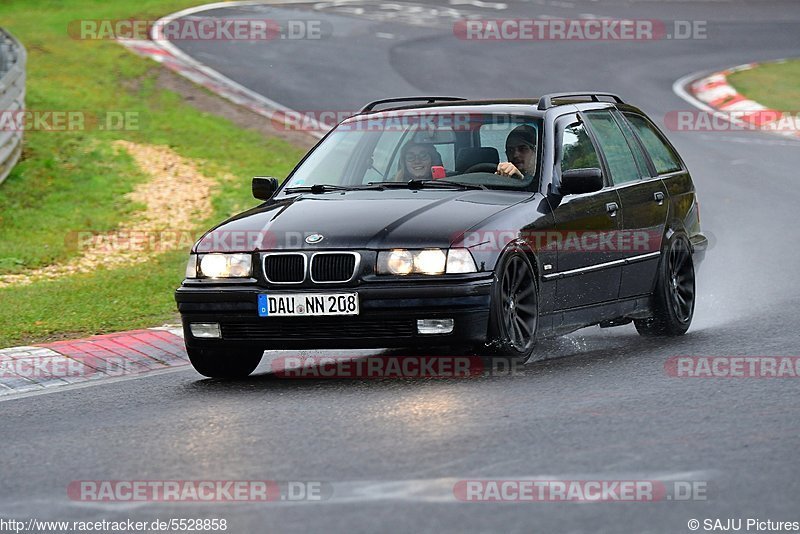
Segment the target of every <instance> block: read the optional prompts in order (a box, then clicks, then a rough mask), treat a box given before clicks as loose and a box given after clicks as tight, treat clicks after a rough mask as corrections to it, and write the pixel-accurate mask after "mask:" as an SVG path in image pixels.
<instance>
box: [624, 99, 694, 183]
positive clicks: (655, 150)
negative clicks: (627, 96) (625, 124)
mask: <svg viewBox="0 0 800 534" xmlns="http://www.w3.org/2000/svg"><path fill="white" fill-rule="evenodd" d="M625 117H627V119H628V121H630V123H631V124H632V125H633V127H634V129H635V130H636V133H638V134H639V138H640V139H641V140H642V144H644V147H645V149H647V153H648V154H650V159H651V160H653V165H654V166H655V168H656V172H657V173H658V174H666V173H669V172H675V171H679V170H681V164H680V161H679V160H678V157H677V156H676V155H675V153H674V152H673V151H672V149H671V148H670V147H669V145H667V144H666V143H665V142H664V140H663V139H662V138H661V135H660V134H659V133H658V132H657V131H656V129H655V128H654V127H653V126H652V125H651V124H650V123H649V122H648V121H647V119H645V118H644V117H640V116H639V115H632V114H630V113H625Z"/></svg>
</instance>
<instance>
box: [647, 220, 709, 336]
mask: <svg viewBox="0 0 800 534" xmlns="http://www.w3.org/2000/svg"><path fill="white" fill-rule="evenodd" d="M695 295H696V286H695V273H694V261H693V260H692V249H691V247H690V246H689V241H688V240H687V239H686V237H685V236H683V235H682V234H678V235H676V236H674V237H673V238H672V239H671V240H670V242H669V245H668V246H667V248H666V249H665V251H664V254H662V256H661V261H660V262H659V265H658V278H657V280H656V287H655V292H654V293H653V300H652V302H653V312H654V315H653V317H651V318H648V319H636V320H634V321H633V323H634V325H635V326H636V331H637V332H639V334H640V335H642V336H645V337H653V336H680V335H683V334H685V333H686V331H687V330H688V329H689V326H690V325H691V324H692V317H693V316H694V305H695V301H696V297H695Z"/></svg>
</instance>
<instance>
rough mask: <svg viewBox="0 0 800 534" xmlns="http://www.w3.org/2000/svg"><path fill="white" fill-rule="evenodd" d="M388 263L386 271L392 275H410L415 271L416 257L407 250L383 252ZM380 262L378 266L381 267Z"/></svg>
mask: <svg viewBox="0 0 800 534" xmlns="http://www.w3.org/2000/svg"><path fill="white" fill-rule="evenodd" d="M381 254H383V255H384V258H385V262H386V269H385V270H386V271H388V272H390V273H392V274H408V273H410V272H411V271H413V270H414V255H413V254H412V253H411V252H409V251H407V250H392V251H391V252H381ZM380 263H381V262H380V260H379V261H378V264H379V265H380Z"/></svg>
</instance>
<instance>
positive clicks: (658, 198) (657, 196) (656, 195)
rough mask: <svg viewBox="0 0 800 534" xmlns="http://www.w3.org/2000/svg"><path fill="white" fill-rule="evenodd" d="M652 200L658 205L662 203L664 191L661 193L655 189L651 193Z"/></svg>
mask: <svg viewBox="0 0 800 534" xmlns="http://www.w3.org/2000/svg"><path fill="white" fill-rule="evenodd" d="M653 200H655V201H656V202H658V205H659V206H660V205H662V204H663V203H664V193H662V192H661V191H656V192H655V193H653Z"/></svg>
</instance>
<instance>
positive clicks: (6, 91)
mask: <svg viewBox="0 0 800 534" xmlns="http://www.w3.org/2000/svg"><path fill="white" fill-rule="evenodd" d="M26 58H27V55H26V52H25V47H24V46H22V43H20V42H19V41H18V40H17V39H15V38H14V37H13V36H12V35H11V34H10V33H8V31H6V30H5V29H3V28H0V183H2V182H3V180H5V179H6V177H7V176H8V174H9V173H10V172H11V169H13V168H14V165H16V164H17V161H19V158H20V156H21V155H22V134H23V132H22V129H21V128H18V125H19V124H20V122H19V121H18V120H17V116H18V113H21V112H22V111H24V110H25V60H26Z"/></svg>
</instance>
